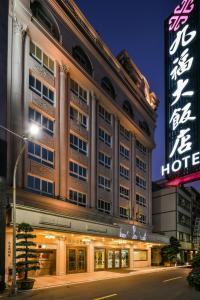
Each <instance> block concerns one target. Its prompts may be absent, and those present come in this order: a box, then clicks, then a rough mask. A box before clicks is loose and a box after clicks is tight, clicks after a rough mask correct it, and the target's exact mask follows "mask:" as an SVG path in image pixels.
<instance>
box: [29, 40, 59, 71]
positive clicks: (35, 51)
mask: <svg viewBox="0 0 200 300" xmlns="http://www.w3.org/2000/svg"><path fill="white" fill-rule="evenodd" d="M30 54H31V56H33V57H34V58H35V59H36V60H37V61H38V62H39V63H40V64H41V65H43V66H44V67H45V68H46V69H48V71H50V72H51V73H52V74H54V61H53V60H52V59H51V58H50V57H49V56H48V55H46V54H45V53H44V52H42V50H41V49H40V48H39V47H38V46H36V45H35V44H34V43H33V42H30Z"/></svg>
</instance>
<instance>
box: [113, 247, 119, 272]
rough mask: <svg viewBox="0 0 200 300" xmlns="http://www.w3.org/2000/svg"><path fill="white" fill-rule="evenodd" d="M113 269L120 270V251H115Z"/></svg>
mask: <svg viewBox="0 0 200 300" xmlns="http://www.w3.org/2000/svg"><path fill="white" fill-rule="evenodd" d="M114 262H115V264H114V268H116V269H118V268H120V250H115V260H114Z"/></svg>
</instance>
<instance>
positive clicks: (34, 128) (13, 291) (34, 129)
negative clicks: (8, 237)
mask: <svg viewBox="0 0 200 300" xmlns="http://www.w3.org/2000/svg"><path fill="white" fill-rule="evenodd" d="M0 129H3V130H5V131H7V132H8V133H10V134H13V135H14V136H16V137H18V138H19V139H21V140H22V141H23V144H22V147H21V149H20V151H19V154H18V156H17V159H16V162H15V166H14V171H13V210H12V219H13V257H12V258H13V268H12V287H11V294H12V295H16V294H17V281H16V175H17V167H18V165H19V162H20V160H21V158H22V155H23V153H24V150H25V148H26V142H27V141H29V140H31V138H32V137H33V136H37V135H38V133H39V127H38V126H37V125H35V124H31V126H30V128H29V131H28V132H29V135H30V137H25V136H21V135H19V134H17V133H16V132H14V131H12V130H10V129H8V128H6V127H4V126H2V125H0Z"/></svg>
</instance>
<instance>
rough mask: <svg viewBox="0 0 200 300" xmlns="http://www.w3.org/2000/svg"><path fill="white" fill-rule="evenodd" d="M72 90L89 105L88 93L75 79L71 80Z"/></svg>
mask: <svg viewBox="0 0 200 300" xmlns="http://www.w3.org/2000/svg"><path fill="white" fill-rule="evenodd" d="M70 89H71V91H72V92H73V93H74V94H75V95H76V96H78V97H79V98H80V99H81V100H82V101H83V102H85V103H88V92H87V91H86V90H85V89H84V88H82V87H81V86H79V84H78V83H77V82H76V81H74V80H73V79H71V80H70Z"/></svg>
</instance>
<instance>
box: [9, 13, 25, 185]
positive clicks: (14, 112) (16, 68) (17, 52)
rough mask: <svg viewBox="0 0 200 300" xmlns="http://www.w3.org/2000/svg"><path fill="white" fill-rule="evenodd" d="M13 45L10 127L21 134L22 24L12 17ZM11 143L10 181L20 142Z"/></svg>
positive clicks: (20, 172)
mask: <svg viewBox="0 0 200 300" xmlns="http://www.w3.org/2000/svg"><path fill="white" fill-rule="evenodd" d="M13 22H14V23H13V41H12V42H13V45H12V58H11V59H12V63H11V68H12V77H11V107H10V127H11V129H12V130H13V131H14V132H16V133H18V134H20V135H23V134H24V132H23V100H24V99H23V74H24V72H23V36H24V30H23V25H22V24H21V23H19V22H18V20H17V19H16V18H15V19H13ZM10 140H11V145H10V149H8V151H9V155H10V157H8V160H10V162H11V163H10V166H9V168H10V170H9V171H10V172H9V173H10V180H9V181H10V182H12V174H13V169H14V163H15V161H16V158H17V155H18V154H19V151H20V147H21V142H20V141H19V139H16V137H10ZM22 178H23V176H22V164H20V165H19V167H18V174H17V184H18V186H20V187H21V186H22V184H23V183H22Z"/></svg>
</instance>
